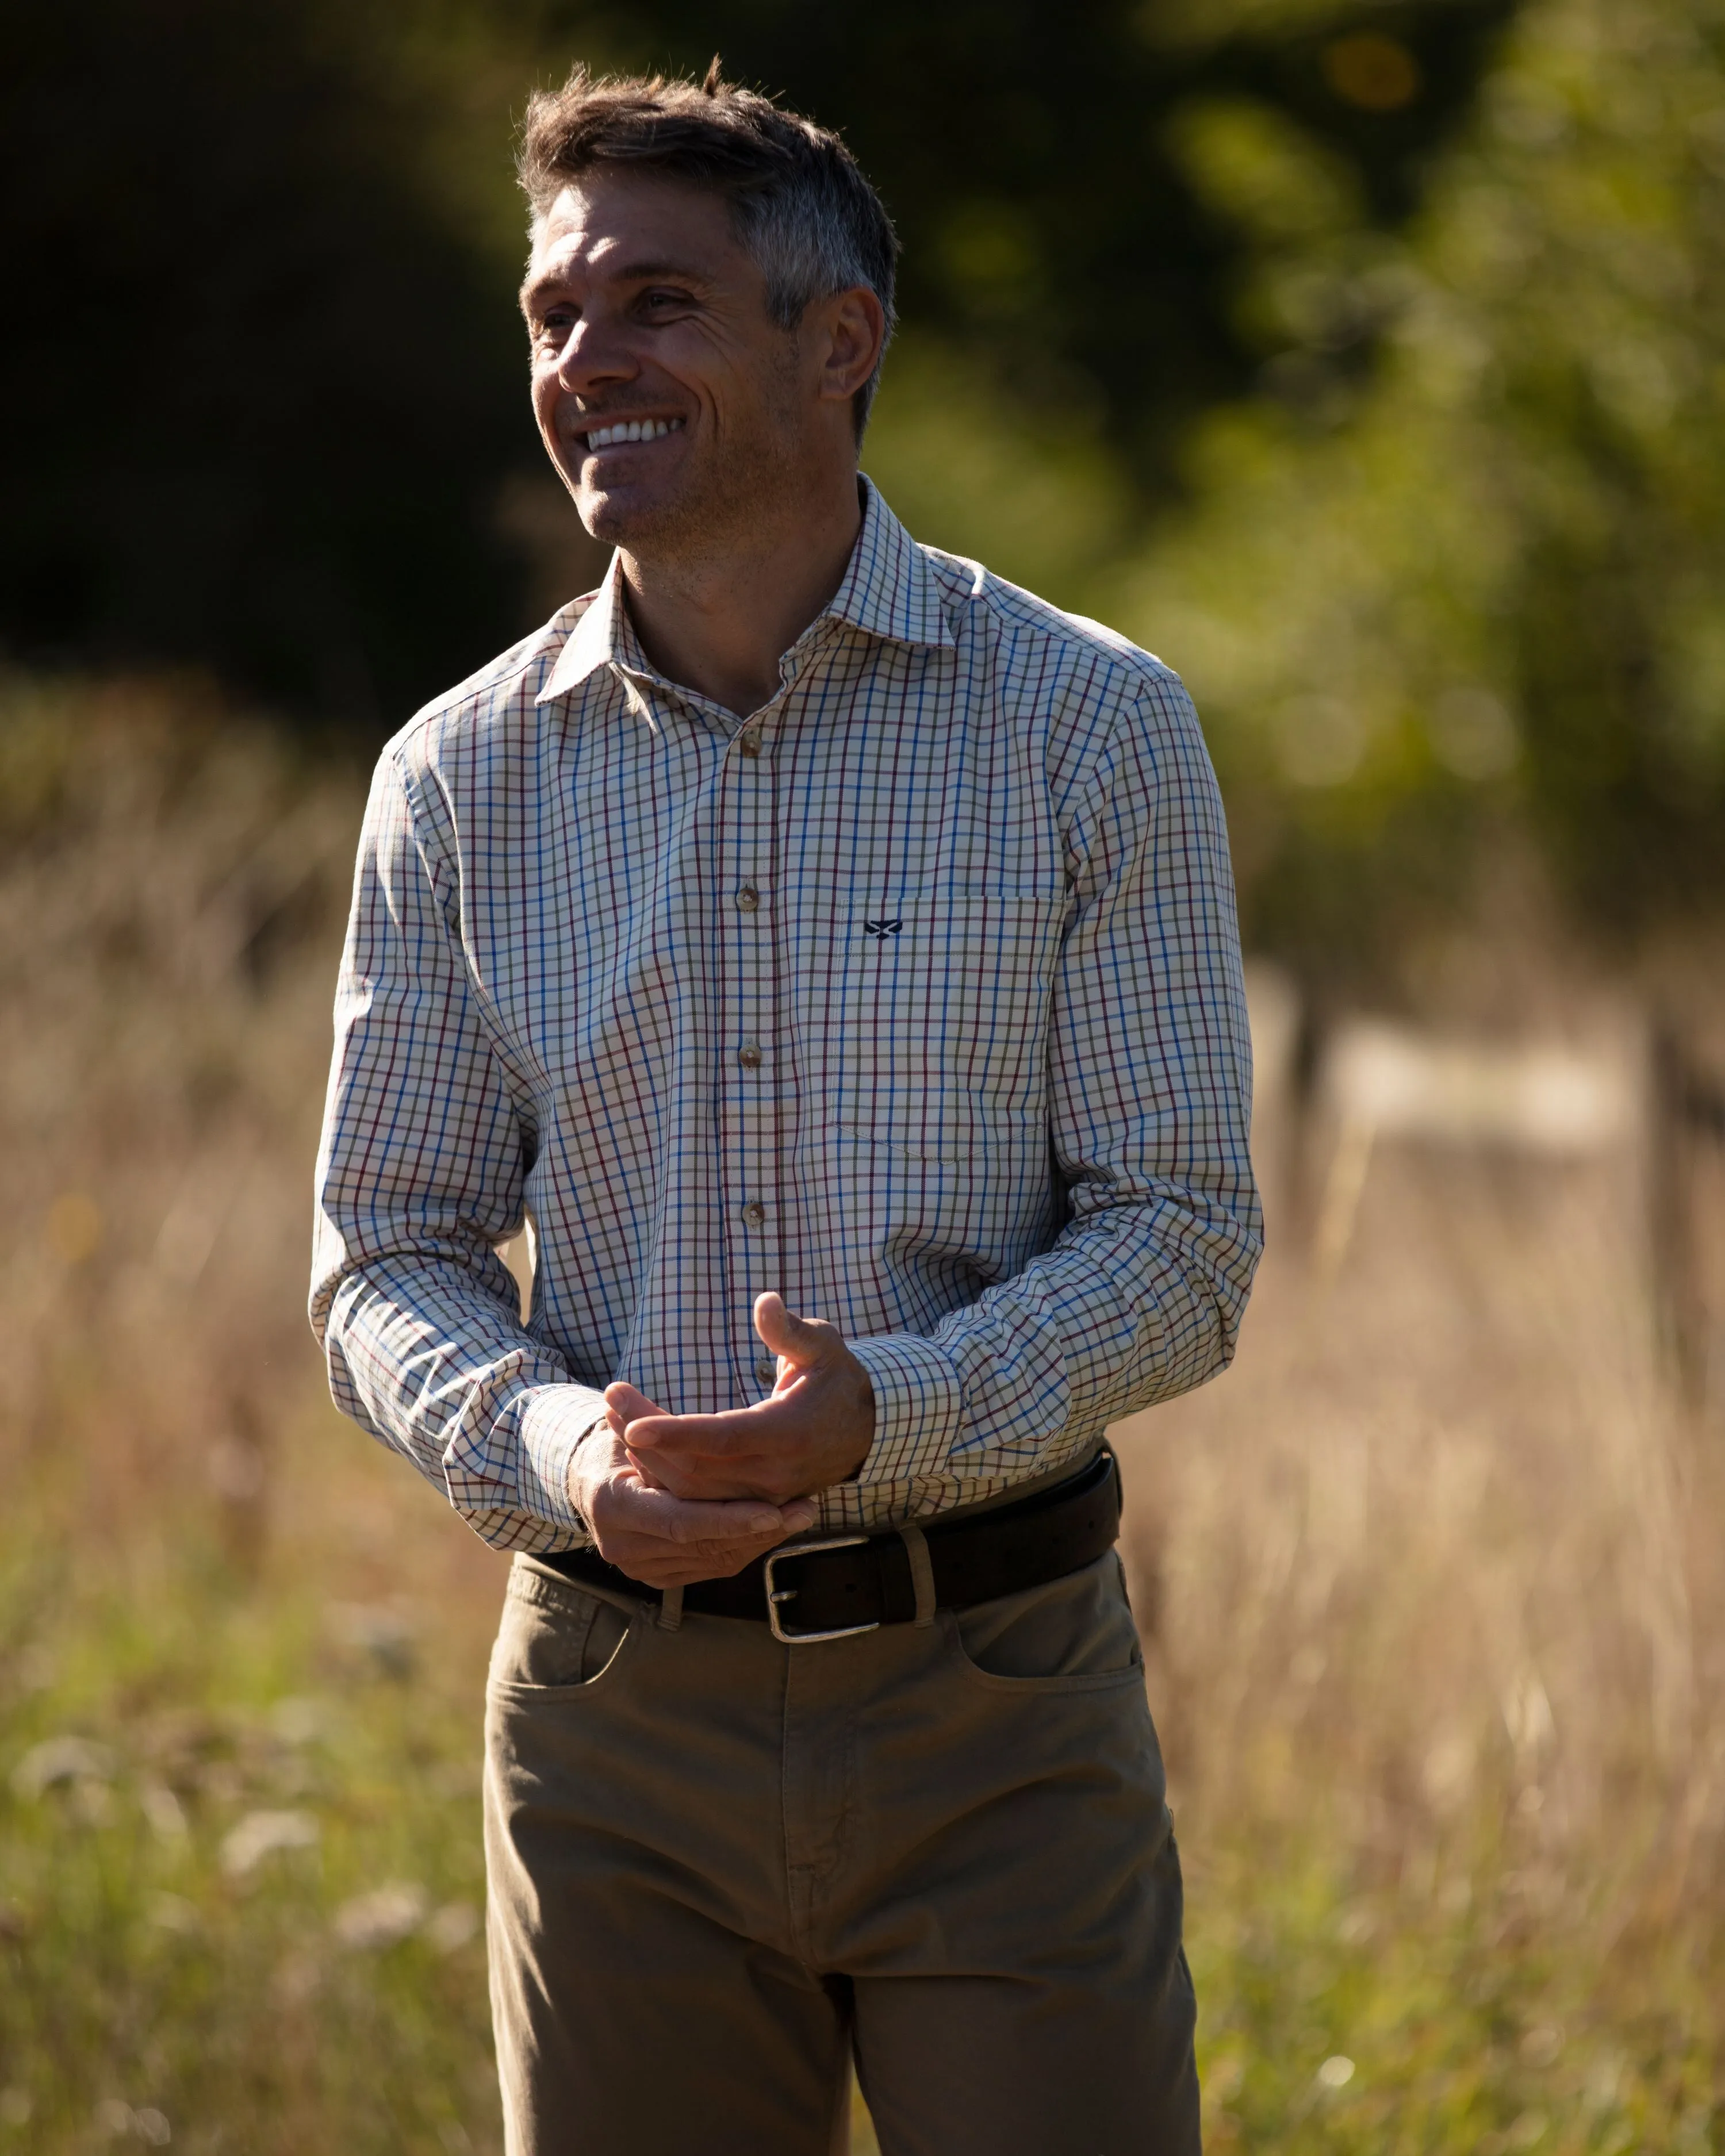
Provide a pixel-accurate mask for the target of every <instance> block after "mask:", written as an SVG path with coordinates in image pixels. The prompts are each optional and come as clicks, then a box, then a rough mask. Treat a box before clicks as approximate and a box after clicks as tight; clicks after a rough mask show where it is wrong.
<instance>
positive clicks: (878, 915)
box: [804, 891, 1065, 1131]
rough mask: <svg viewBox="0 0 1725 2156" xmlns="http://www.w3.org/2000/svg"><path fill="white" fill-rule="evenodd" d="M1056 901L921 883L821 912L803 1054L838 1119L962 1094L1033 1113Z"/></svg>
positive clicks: (1059, 900) (1037, 1106)
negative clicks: (810, 1029)
mask: <svg viewBox="0 0 1725 2156" xmlns="http://www.w3.org/2000/svg"><path fill="white" fill-rule="evenodd" d="M1064 924H1065V899H1064V896H1062V895H1061V894H1060V893H1058V892H1043V891H1035V892H1023V891H918V892H912V893H906V894H904V895H903V896H900V897H898V898H896V899H895V900H893V901H891V903H890V904H887V905H875V906H851V907H848V908H846V909H845V911H843V912H835V913H834V915H833V916H830V918H829V920H828V921H826V922H825V923H824V924H822V927H823V932H822V933H820V934H819V937H818V939H817V940H818V942H819V944H820V946H821V947H822V949H821V950H820V952H818V953H811V956H812V957H814V959H815V963H814V966H813V968H811V970H810V972H809V973H806V974H805V975H804V979H805V981H806V982H807V983H808V988H807V989H806V990H805V993H809V994H810V995H812V996H813V998H814V1003H815V1004H816V1006H817V1012H816V1013H809V1014H805V1016H813V1017H814V1018H815V1024H816V1029H817V1030H816V1033H815V1035H814V1040H813V1041H812V1042H811V1044H810V1045H815V1046H816V1048H817V1053H816V1054H815V1055H813V1056H812V1057H810V1058H809V1059H808V1060H809V1062H810V1063H811V1064H812V1065H815V1066H817V1067H818V1070H819V1082H820V1083H821V1084H823V1085H824V1086H825V1087H826V1088H827V1089H828V1096H829V1100H830V1101H832V1103H833V1106H834V1108H835V1109H838V1108H839V1104H840V1103H841V1102H842V1103H843V1108H842V1115H843V1119H844V1120H845V1121H847V1122H850V1121H855V1122H868V1121H869V1120H870V1118H871V1116H875V1115H878V1116H881V1117H883V1118H890V1119H891V1122H893V1123H894V1125H895V1126H896V1127H897V1128H898V1129H900V1130H901V1131H903V1130H906V1127H907V1123H906V1119H907V1118H913V1117H914V1116H916V1113H917V1112H918V1110H919V1104H927V1108H928V1110H929V1111H930V1112H943V1111H946V1104H947V1103H952V1102H954V1101H958V1100H961V1099H962V1100H966V1101H969V1102H970V1103H972V1104H973V1106H978V1107H981V1108H983V1110H984V1111H1002V1112H1005V1113H1008V1114H1011V1115H1014V1116H1038V1117H1040V1115H1041V1114H1042V1112H1043V1110H1044V1107H1045V1086H1046V1070H1047V1060H1048V1019H1049V1005H1050V991H1051V988H1052V986H1053V982H1054V974H1055V964H1056V962H1057V961H1058V958H1059V954H1060V935H1061V932H1062V929H1063V927H1064Z"/></svg>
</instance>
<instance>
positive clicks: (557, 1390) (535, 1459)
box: [518, 1384, 605, 1543]
mask: <svg viewBox="0 0 1725 2156" xmlns="http://www.w3.org/2000/svg"><path fill="white" fill-rule="evenodd" d="M521 1400H522V1404H521V1420H520V1423H519V1424H518V1428H519V1430H520V1435H521V1508H522V1510H523V1511H524V1512H531V1513H532V1514H533V1515H534V1517H536V1518H537V1519H542V1520H545V1521H547V1522H549V1523H550V1524H551V1525H552V1527H556V1528H557V1530H558V1532H559V1533H562V1534H572V1535H575V1536H578V1537H579V1538H580V1540H581V1541H582V1542H583V1543H590V1542H591V1541H592V1540H593V1537H592V1535H591V1534H590V1533H589V1532H588V1525H587V1522H586V1521H585V1520H583V1518H582V1517H581V1515H580V1513H579V1512H577V1510H576V1509H575V1507H574V1504H573V1503H572V1501H571V1499H570V1496H569V1463H570V1461H571V1460H572V1459H573V1458H574V1456H575V1448H576V1446H577V1445H579V1444H580V1442H581V1440H582V1439H583V1437H585V1436H586V1435H587V1434H588V1431H589V1430H591V1429H593V1426H594V1424H597V1423H599V1422H602V1421H603V1419H604V1415H605V1400H604V1395H603V1394H602V1393H595V1392H592V1391H590V1390H589V1389H588V1387H587V1386H585V1385H573V1384H570V1385H531V1386H529V1387H528V1388H527V1389H526V1392H525V1393H524V1394H522V1395H521Z"/></svg>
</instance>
